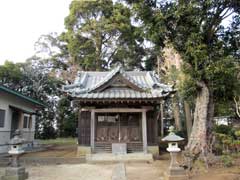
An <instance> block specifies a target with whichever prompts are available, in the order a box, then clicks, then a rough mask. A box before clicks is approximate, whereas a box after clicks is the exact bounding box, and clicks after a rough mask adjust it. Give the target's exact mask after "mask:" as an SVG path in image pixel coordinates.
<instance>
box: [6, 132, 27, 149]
mask: <svg viewBox="0 0 240 180" xmlns="http://www.w3.org/2000/svg"><path fill="white" fill-rule="evenodd" d="M20 134H21V132H20V130H16V131H15V133H14V137H13V138H12V139H11V140H10V141H9V145H19V144H23V143H24V142H25V139H23V138H21V137H20Z"/></svg>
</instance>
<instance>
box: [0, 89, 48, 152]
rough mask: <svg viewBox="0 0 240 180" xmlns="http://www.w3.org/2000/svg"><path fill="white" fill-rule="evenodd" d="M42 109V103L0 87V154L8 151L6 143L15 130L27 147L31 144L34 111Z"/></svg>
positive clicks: (34, 117) (34, 119)
mask: <svg viewBox="0 0 240 180" xmlns="http://www.w3.org/2000/svg"><path fill="white" fill-rule="evenodd" d="M43 107H45V105H44V104H43V103H41V102H39V101H37V100H35V99H33V98H31V97H28V96H25V95H23V94H21V93H19V92H17V91H14V90H12V89H9V88H7V87H5V86H3V85H0V153H6V152H7V151H8V150H9V144H8V142H9V140H10V139H11V138H12V137H13V135H14V132H15V131H16V130H17V129H19V130H21V133H22V136H23V138H24V139H25V140H26V145H27V146H31V145H32V144H33V141H34V134H35V122H36V111H37V110H38V109H40V108H43Z"/></svg>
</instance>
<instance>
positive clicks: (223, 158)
mask: <svg viewBox="0 0 240 180" xmlns="http://www.w3.org/2000/svg"><path fill="white" fill-rule="evenodd" d="M221 161H222V163H223V165H224V167H231V166H232V165H233V159H232V157H231V156H229V155H223V156H221Z"/></svg>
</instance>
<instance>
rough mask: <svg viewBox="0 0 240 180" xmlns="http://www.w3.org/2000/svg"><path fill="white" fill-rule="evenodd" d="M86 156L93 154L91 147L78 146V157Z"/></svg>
mask: <svg viewBox="0 0 240 180" xmlns="http://www.w3.org/2000/svg"><path fill="white" fill-rule="evenodd" d="M86 154H91V147H90V146H78V147H77V157H79V156H85V155H86Z"/></svg>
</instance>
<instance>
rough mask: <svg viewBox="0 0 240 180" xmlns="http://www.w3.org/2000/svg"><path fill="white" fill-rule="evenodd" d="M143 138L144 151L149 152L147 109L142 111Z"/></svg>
mask: <svg viewBox="0 0 240 180" xmlns="http://www.w3.org/2000/svg"><path fill="white" fill-rule="evenodd" d="M142 140H143V152H144V153H147V116H146V109H143V111H142Z"/></svg>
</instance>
